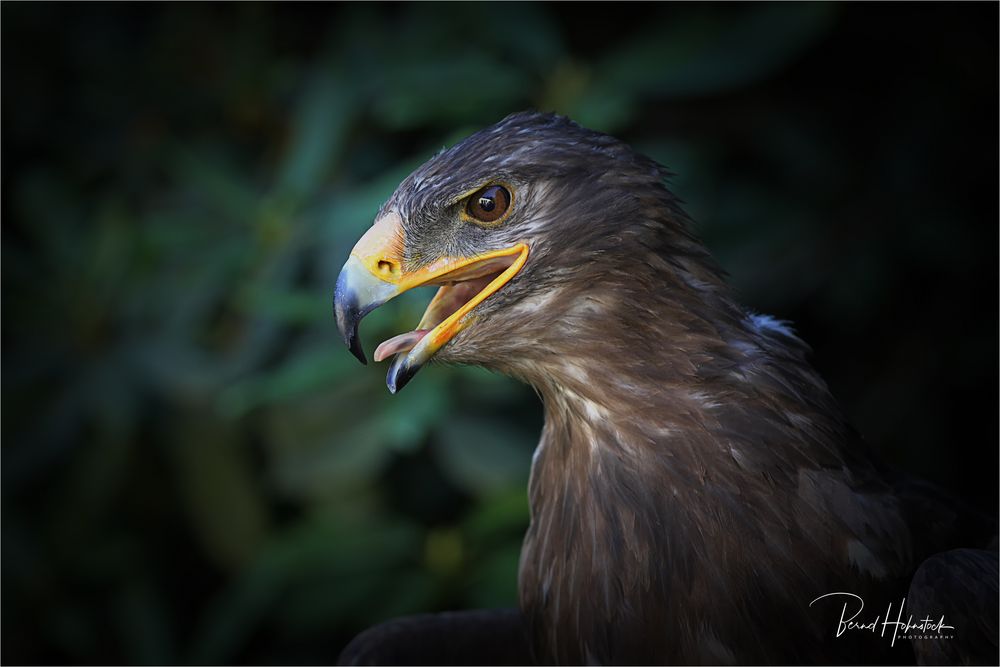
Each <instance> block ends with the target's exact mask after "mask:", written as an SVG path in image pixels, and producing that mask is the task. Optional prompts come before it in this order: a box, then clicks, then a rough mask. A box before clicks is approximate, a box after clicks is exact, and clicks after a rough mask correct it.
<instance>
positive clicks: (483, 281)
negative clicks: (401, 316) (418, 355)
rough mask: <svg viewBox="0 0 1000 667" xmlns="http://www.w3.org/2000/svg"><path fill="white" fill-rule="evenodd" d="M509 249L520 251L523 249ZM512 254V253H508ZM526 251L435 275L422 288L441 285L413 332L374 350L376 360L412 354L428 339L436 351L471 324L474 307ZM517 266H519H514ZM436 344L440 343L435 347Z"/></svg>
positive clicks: (512, 270)
mask: <svg viewBox="0 0 1000 667" xmlns="http://www.w3.org/2000/svg"><path fill="white" fill-rule="evenodd" d="M510 250H518V251H520V247H515V248H512V249H510ZM508 252H509V251H508ZM524 254H525V253H524V252H518V254H504V255H500V256H492V257H486V258H483V259H479V260H476V261H472V262H471V263H469V264H465V265H464V266H460V267H458V268H456V269H453V270H451V271H448V272H446V273H443V274H440V275H436V276H435V277H434V278H432V279H430V280H428V281H427V282H425V283H422V284H423V285H441V287H440V288H439V289H438V291H437V293H436V294H435V295H434V298H433V299H431V302H430V303H429V304H428V305H427V309H426V310H425V311H424V315H423V317H421V318H420V322H419V323H418V324H417V327H416V328H415V329H414V330H413V331H408V332H406V333H402V334H399V335H398V336H393V337H392V338H390V339H389V340H386V341H384V342H383V343H381V344H380V345H379V346H378V347H377V348H376V349H375V354H374V357H375V361H382V360H384V359H387V358H388V357H390V356H392V355H394V354H401V353H406V352H409V351H410V350H412V349H414V348H415V347H417V346H418V345H419V344H420V343H421V341H423V340H424V338H427V337H429V340H430V341H431V342H432V347H433V348H434V349H435V350H436V349H438V348H439V347H440V346H441V345H444V344H445V343H447V342H448V341H449V340H451V338H453V337H454V336H455V334H457V333H458V330H460V329H461V328H465V326H467V325H468V324H469V322H468V320H469V319H470V318H469V317H468V316H469V315H470V313H471V311H472V309H473V308H475V307H476V306H477V305H479V304H480V303H482V302H483V301H484V300H485V299H486V298H488V297H489V296H490V295H492V294H494V293H495V292H496V291H497V290H499V289H500V288H501V287H503V285H505V284H506V283H507V282H508V281H509V280H510V278H512V277H513V276H514V274H515V273H516V272H517V271H518V270H519V269H520V267H521V265H522V264H523V261H524V260H523V257H524ZM515 265H516V266H515ZM434 343H437V344H434Z"/></svg>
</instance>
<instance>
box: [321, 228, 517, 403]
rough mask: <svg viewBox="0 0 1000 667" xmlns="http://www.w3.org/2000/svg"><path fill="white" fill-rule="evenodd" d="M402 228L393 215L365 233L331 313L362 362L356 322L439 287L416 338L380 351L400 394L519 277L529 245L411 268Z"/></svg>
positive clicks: (411, 335)
mask: <svg viewBox="0 0 1000 667" xmlns="http://www.w3.org/2000/svg"><path fill="white" fill-rule="evenodd" d="M401 235H402V231H401V221H400V218H399V216H398V215H397V214H396V213H392V212H390V213H388V214H386V215H385V216H383V217H382V218H381V219H379V220H378V221H376V223H375V224H374V225H373V226H372V227H371V228H370V229H369V230H368V232H366V233H365V235H364V236H363V237H362V238H361V240H360V241H358V243H357V245H355V247H354V250H352V251H351V255H350V256H349V257H348V258H347V262H346V263H345V264H344V268H343V269H342V270H341V271H340V276H338V277H337V287H336V290H335V291H334V299H333V308H334V313H335V314H336V318H337V328H338V329H339V330H340V334H341V336H343V338H344V343H345V344H346V345H347V347H348V348H349V349H350V350H351V353H352V354H353V355H354V356H355V357H357V358H358V361H360V362H361V363H366V361H365V353H364V350H362V348H361V340H360V338H359V336H358V323H359V322H360V321H361V319H362V318H364V317H365V315H367V314H368V313H370V312H371V311H372V310H374V309H375V308H378V307H379V306H381V305H382V304H383V303H385V302H386V301H388V300H390V299H392V298H393V297H395V296H398V295H399V294H402V293H403V292H405V291H407V290H409V289H412V288H414V287H420V286H423V285H440V289H438V291H437V294H435V296H434V298H433V299H431V302H430V304H429V305H428V306H427V310H426V311H425V312H424V315H423V317H422V318H421V319H420V322H419V323H418V324H417V326H416V328H415V329H414V330H413V331H408V332H406V333H402V334H400V335H398V336H393V337H392V338H390V339H389V340H387V341H385V342H383V343H382V344H381V345H379V346H378V349H376V350H375V360H376V361H382V360H384V359H387V358H389V357H394V358H393V360H392V364H391V365H390V367H389V372H388V373H387V374H386V385H387V386H388V387H389V391H391V392H393V393H396V392H397V391H399V390H400V389H402V387H403V386H404V385H405V384H406V383H407V382H409V381H410V379H411V378H412V377H413V376H414V374H416V372H417V371H419V370H420V368H421V367H422V366H423V365H424V364H425V363H426V362H427V361H428V360H429V359H430V358H431V357H433V356H434V355H435V354H436V353H437V351H438V350H440V349H441V347H443V346H444V345H446V344H447V343H448V341H450V340H451V339H452V338H454V337H455V336H456V335H457V334H458V333H459V332H460V331H462V330H463V329H464V328H466V327H467V326H469V325H470V324H471V323H472V322H473V321H474V320H475V314H474V313H473V309H475V307H476V306H478V305H479V304H480V303H482V302H483V301H484V300H485V299H487V298H489V297H490V295H492V294H494V293H496V292H497V291H498V290H499V289H501V288H502V287H503V286H504V285H506V284H507V283H508V282H510V280H511V279H512V278H513V277H514V276H516V275H517V273H518V272H519V271H520V270H521V268H522V267H523V266H524V263H525V262H526V261H527V259H528V246H527V244H525V243H517V244H514V245H512V246H510V247H507V248H501V249H499V250H490V251H487V252H484V253H480V254H478V255H474V256H472V257H457V256H445V257H440V258H439V259H437V260H435V261H433V262H431V263H430V264H429V265H426V266H423V267H420V268H414V269H407V268H405V265H404V264H405V263H404V262H403V260H402V257H401V256H400V253H399V248H400V247H401V243H400V240H399V239H400V238H402V237H401Z"/></svg>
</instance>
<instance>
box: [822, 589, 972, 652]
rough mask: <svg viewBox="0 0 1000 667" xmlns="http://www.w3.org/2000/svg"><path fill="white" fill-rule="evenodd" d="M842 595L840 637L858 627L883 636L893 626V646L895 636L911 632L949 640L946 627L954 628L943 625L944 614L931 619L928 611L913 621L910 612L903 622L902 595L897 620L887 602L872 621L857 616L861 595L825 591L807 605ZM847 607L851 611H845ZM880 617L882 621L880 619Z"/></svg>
mask: <svg viewBox="0 0 1000 667" xmlns="http://www.w3.org/2000/svg"><path fill="white" fill-rule="evenodd" d="M835 596H843V597H846V598H847V600H846V601H845V602H844V607H843V609H841V611H840V621H838V622H837V636H838V637H840V636H842V635H843V634H844V633H845V632H848V631H850V630H861V631H863V632H871V633H872V634H874V633H876V632H878V631H879V630H880V629H881V632H882V636H883V637H885V633H886V630H888V629H889V628H890V627H891V628H892V644H891V646H895V645H896V638H897V637H899V636H900V635H902V636H904V637H906V636H908V635H910V634H911V633H916V632H919V633H920V634H921V635H925V634H926V635H931V636H930V637H927V638H928V639H930V638H933V639H945V638H947V639H950V638H951V636H950V635H946V634H945V632H944V631H945V630H954V629H955V628H954V626H951V625H945V622H944V614H942V615H941V618H939V619H938V620H937V621H934V620H932V619H931V617H930V614H928V615H927V616H926V617H925V618H922V619H919V620H917V621H914V620H913V614H910V616H909V618H907V619H906V620H905V621H904V620H903V607H904V606H905V605H906V598H903V599H902V601H901V602H900V603H899V612H898V613H897V614H896V620H891V619H892V603H891V602H890V603H889V607H888V609H886V610H885V617H884V618H883V617H882V616H881V615H879V616H876V617H875V618H873V619H871V620H865V619H859V618H858V617H859V616H861V611H862V610H863V609H864V608H865V601H864V600H863V599H862V598H861V596H860V595H855V594H854V593H845V592H837V593H827V594H825V595H820V596H819V597H818V598H816V599H815V600H813V601H812V602H810V603H809V606H810V607H811V606H813V605H814V604H816V603H817V602H819V601H820V600H822V599H824V598H829V597H835ZM848 607H850V611H848ZM880 620H881V623H880V622H879V621H880Z"/></svg>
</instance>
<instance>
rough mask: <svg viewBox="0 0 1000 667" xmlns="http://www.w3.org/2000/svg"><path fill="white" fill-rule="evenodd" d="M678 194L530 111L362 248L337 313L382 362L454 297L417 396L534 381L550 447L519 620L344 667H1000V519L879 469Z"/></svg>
mask: <svg viewBox="0 0 1000 667" xmlns="http://www.w3.org/2000/svg"><path fill="white" fill-rule="evenodd" d="M667 175H668V174H667V172H666V170H665V169H664V168H663V167H661V166H660V165H658V164H657V163H656V162H654V161H652V160H650V159H648V158H646V157H643V156H642V155H639V154H638V153H636V152H635V151H633V150H632V149H631V148H630V147H629V146H627V145H626V144H625V143H623V142H621V141H619V140H617V139H615V138H613V137H610V136H608V135H605V134H601V133H598V132H594V131H591V130H588V129H586V128H583V127H581V126H579V125H577V124H576V123H574V122H572V121H571V120H569V119H567V118H565V117H561V116H557V115H552V114H543V113H537V112H524V113H518V114H514V115H511V116H509V117H507V118H505V119H504V120H502V121H501V122H499V123H498V124H496V125H494V126H492V127H489V128H486V129H484V130H482V131H480V132H478V133H476V134H473V135H472V136H470V137H469V138H467V139H465V140H464V141H462V142H461V143H459V144H457V145H456V146H454V147H452V148H450V149H448V150H445V151H443V152H441V153H439V154H438V155H436V156H435V157H433V158H432V159H430V160H429V161H428V162H427V163H426V164H424V165H423V166H421V167H420V168H418V169H417V170H416V171H415V172H414V173H413V174H412V175H410V176H409V177H408V178H407V179H406V180H404V181H403V182H402V184H400V186H399V187H398V189H397V190H396V192H395V193H394V194H393V195H392V196H391V197H390V198H389V200H388V201H386V202H385V204H384V205H383V206H382V208H381V209H380V210H379V212H378V214H377V216H376V219H375V223H374V225H373V226H372V227H371V228H370V229H369V230H368V231H367V233H365V234H364V236H363V237H362V238H361V240H360V241H358V243H357V245H356V246H355V248H354V250H353V251H352V252H351V254H350V257H349V259H348V260H347V262H346V264H345V265H344V268H343V271H342V272H341V274H340V277H339V278H338V281H337V286H336V292H335V298H334V310H335V314H336V320H337V324H338V326H339V329H340V331H341V333H342V335H343V336H344V339H345V342H346V343H347V345H348V346H349V347H350V349H351V351H352V352H353V353H354V354H355V355H356V356H357V357H358V358H359V359H360V360H361V361H362V362H365V357H364V353H363V351H362V349H361V345H360V342H359V339H358V322H359V321H360V319H361V318H362V317H364V316H365V315H366V314H367V313H368V312H370V311H371V310H373V309H374V308H376V307H378V306H380V305H381V304H383V303H385V302H386V301H388V300H389V299H391V298H393V297H394V296H396V295H397V294H400V293H402V292H404V291H406V290H408V289H410V288H412V287H416V286H418V285H438V286H440V289H439V290H438V291H437V294H436V295H435V296H434V298H433V300H432V301H431V302H430V304H429V305H428V306H427V310H426V312H425V313H424V315H423V318H422V319H421V320H420V322H419V323H418V324H417V325H416V327H415V328H414V329H413V330H412V331H410V332H407V333H403V334H401V335H398V336H395V337H394V338H392V339H390V340H387V341H385V342H383V343H382V344H381V345H379V346H378V348H377V349H376V351H375V359H376V360H382V359H388V358H390V357H391V358H392V361H391V364H390V366H389V371H388V378H387V384H388V388H389V390H390V391H391V392H393V393H395V392H398V391H400V390H401V389H403V387H404V386H405V385H406V384H407V383H408V382H410V381H412V380H413V378H414V375H415V374H416V373H417V372H418V371H419V370H420V369H421V368H422V367H423V366H424V365H426V364H427V362H428V361H431V360H436V361H444V362H453V363H464V364H475V365H479V366H483V367H486V368H488V369H492V370H494V371H496V372H499V373H503V374H506V375H509V376H511V377H513V378H517V379H519V380H521V381H523V382H526V383H528V384H530V385H531V386H533V387H534V388H535V389H536V390H537V392H538V393H539V395H540V396H541V398H542V399H543V402H544V410H545V426H544V429H543V431H542V434H541V439H540V441H539V443H538V447H537V450H536V452H535V455H534V458H533V462H532V470H531V478H530V483H529V489H528V493H529V497H530V506H531V524H530V528H529V530H528V533H527V535H526V537H525V540H524V545H523V549H522V554H521V563H520V571H519V606H520V612H519V613H518V612H510V613H500V612H498V613H496V614H494V615H491V614H490V613H488V612H472V613H471V614H469V615H465V616H463V615H462V614H449V615H446V616H426V617H414V618H411V619H408V620H405V621H399V622H394V623H389V624H388V625H386V626H384V627H381V628H376V629H375V630H373V631H369V632H368V633H366V634H364V635H362V636H361V637H360V638H359V639H358V640H356V641H355V643H354V644H352V646H351V647H349V649H348V651H347V652H346V657H344V658H343V659H344V660H346V661H348V662H372V661H374V662H388V661H400V662H414V663H416V662H468V663H473V662H490V661H491V657H490V655H480V656H475V655H473V654H472V653H466V654H465V655H459V653H460V652H461V650H466V649H467V650H468V651H474V650H475V649H476V647H477V646H478V647H479V648H480V650H481V651H486V650H487V649H486V646H487V645H488V644H489V642H490V641H491V640H492V641H493V643H494V644H496V643H497V642H499V643H502V644H503V645H505V646H506V647H507V649H508V653H505V654H503V656H504V657H497V656H496V654H494V657H493V660H494V661H497V662H512V661H514V660H517V659H518V658H515V657H511V656H512V655H514V654H515V653H516V651H517V650H518V642H520V641H521V640H520V639H519V638H520V637H522V636H523V637H524V638H525V639H524V640H523V644H524V647H525V650H524V653H523V656H524V658H523V659H524V660H529V659H530V660H532V661H534V662H535V663H538V664H553V663H569V664H584V663H586V664H594V663H599V664H622V663H627V664H650V663H658V664H663V663H717V664H732V663H756V664H764V663H817V662H823V663H829V662H844V663H877V662H891V663H907V662H913V661H914V659H917V660H919V661H929V662H934V661H962V662H977V661H978V662H987V663H996V662H997V659H998V655H997V625H996V622H997V601H998V597H997V595H998V594H997V553H996V540H995V535H996V522H995V519H993V518H990V517H987V518H984V517H982V516H980V515H979V514H977V513H976V512H975V511H974V510H972V509H970V508H969V507H967V506H965V505H962V504H961V503H959V502H958V501H957V500H955V499H954V498H951V497H949V496H948V495H947V494H945V493H943V492H942V491H939V490H936V489H935V488H933V487H932V486H931V485H929V484H925V483H921V482H918V481H915V480H911V479H907V478H905V477H903V476H902V475H899V474H897V473H896V472H894V471H893V470H892V469H890V468H889V467H887V466H886V465H884V464H883V463H881V462H879V461H878V459H877V458H876V457H875V455H874V454H873V453H872V452H871V451H870V450H869V449H868V448H867V446H866V444H865V443H864V442H863V441H862V440H861V439H860V437H859V436H858V435H857V434H856V432H855V431H854V430H852V428H851V427H850V426H849V425H848V423H847V421H846V420H845V417H844V415H843V414H842V412H841V410H840V408H839V407H838V405H837V403H836V402H835V400H834V399H833V397H832V396H831V394H830V392H829V390H828V389H827V386H826V385H825V384H824V382H823V380H822V379H821V378H820V377H819V375H818V374H817V373H816V371H815V370H814V369H813V368H812V367H811V366H810V365H809V363H808V361H807V352H808V349H807V347H806V345H805V344H804V343H803V342H802V341H801V340H800V339H799V338H798V337H797V336H796V335H795V334H794V333H793V332H792V331H791V330H790V329H789V327H788V325H787V324H785V323H783V322H781V321H778V320H775V319H773V318H771V317H767V316H763V315H758V314H754V313H752V312H750V311H748V310H747V309H746V308H744V307H743V306H741V305H740V304H739V303H738V302H737V300H736V299H735V297H734V293H733V291H732V290H731V288H730V287H729V286H727V284H726V282H725V280H724V274H723V272H722V271H721V269H720V268H719V267H718V266H717V265H716V264H715V263H714V262H713V260H712V258H711V257H710V255H709V253H708V251H707V250H706V248H705V247H704V246H703V245H702V244H701V242H700V241H699V240H698V239H697V238H696V237H695V236H694V235H693V233H692V232H691V230H690V228H689V227H690V225H689V220H688V218H687V216H686V215H685V213H684V212H683V210H682V208H681V206H680V204H679V202H678V200H677V198H676V197H675V196H673V195H672V194H671V192H670V191H669V190H668V188H667V186H666V185H665V180H666V177H667ZM469 446H470V447H474V446H475V445H474V443H470V445H469ZM991 540H992V544H991ZM862 605H863V606H862ZM920 622H923V624H922V625H920V626H919V627H918V628H916V629H915V628H914V627H913V625H912V624H916V623H920ZM904 623H910V625H904ZM522 632H523V635H522ZM498 638H499V639H498ZM407 643H410V644H412V645H413V646H418V645H419V648H415V649H414V651H415V652H413V653H410V654H407V653H406V644H407ZM459 647H463V648H461V649H460V648H459ZM435 651H438V652H437V653H435Z"/></svg>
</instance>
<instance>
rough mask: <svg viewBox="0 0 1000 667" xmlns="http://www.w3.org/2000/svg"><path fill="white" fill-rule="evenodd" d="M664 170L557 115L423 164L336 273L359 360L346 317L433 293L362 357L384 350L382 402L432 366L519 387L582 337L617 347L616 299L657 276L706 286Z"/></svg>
mask: <svg viewBox="0 0 1000 667" xmlns="http://www.w3.org/2000/svg"><path fill="white" fill-rule="evenodd" d="M666 176H667V172H666V170H665V169H664V168H663V167H661V166H660V165H658V164H657V163H655V162H654V161H652V160H650V159H648V158H646V157H643V156H641V155H639V154H637V153H636V152H634V151H633V150H632V149H631V148H630V147H629V146H627V145H626V144H624V143H622V142H621V141H619V140H617V139H615V138H613V137H610V136H608V135H605V134H601V133H598V132H594V131H591V130H588V129H586V128H583V127H581V126H579V125H577V124H576V123H574V122H573V121H571V120H569V119H567V118H565V117H562V116H558V115H554V114H543V113H536V112H524V113H518V114H513V115H511V116H508V117H507V118H505V119H503V120H502V121H500V122H499V123H497V124H496V125H494V126H492V127H488V128H486V129H484V130H481V131H479V132H477V133H475V134H473V135H472V136H470V137H468V138H467V139H465V140H464V141H462V142H461V143H459V144H457V145H456V146H454V147H452V148H450V149H448V150H445V151H442V152H441V153H439V154H438V155H436V156H435V157H433V158H432V159H430V160H429V161H428V162H427V163H425V164H424V165H423V166H421V167H419V168H418V169H417V170H416V171H414V172H413V173H412V174H411V175H410V176H409V177H407V178H406V179H405V180H404V181H403V182H402V183H401V184H400V186H399V187H398V188H397V190H396V191H395V193H393V195H392V196H391V197H390V198H389V200H388V201H386V202H385V204H383V206H382V207H381V209H380V210H379V212H378V215H377V216H376V219H375V223H374V225H373V226H372V227H371V228H369V230H368V231H367V232H366V233H365V234H364V236H363V237H362V238H361V239H360V240H359V241H358V243H357V245H356V246H355V247H354V249H353V250H352V251H351V254H350V257H349V258H348V260H347V262H346V264H345V265H344V268H343V270H342V271H341V273H340V276H339V278H338V280H337V286H336V292H335V297H334V310H335V313H336V319H337V325H338V327H339V329H340V332H341V334H342V335H343V337H344V341H345V342H346V344H347V345H348V347H349V348H350V349H351V351H352V352H353V353H354V355H355V356H356V357H357V358H358V359H359V360H360V361H361V362H362V363H366V360H365V355H364V352H363V351H362V348H361V344H360V341H359V338H358V324H359V322H360V320H361V319H362V318H363V317H364V316H365V315H366V314H368V313H369V312H371V311H372V310H374V309H375V308H377V307H378V306H380V305H382V304H383V303H385V302H386V301H388V300H389V299H392V298H393V297H395V296H396V295H398V294H401V293H403V292H405V291H406V290H409V289H411V288H413V287H418V286H422V285H436V286H439V289H438V291H437V293H436V295H435V296H434V298H433V299H432V300H431V302H430V304H429V305H428V307H427V310H426V311H425V313H424V315H423V317H422V318H421V320H420V322H419V323H418V324H417V326H416V327H415V329H414V330H412V331H410V332H407V333H403V334H400V335H398V336H395V337H393V338H391V339H390V340H387V341H385V342H383V343H382V344H381V345H379V346H378V348H377V349H376V351H375V360H376V361H381V360H383V359H385V358H388V357H389V356H393V355H394V359H393V361H392V364H391V366H390V368H389V372H388V376H387V379H386V383H387V385H388V387H389V390H390V391H392V392H393V393H395V392H396V391H399V390H400V389H402V387H403V386H404V385H405V384H406V383H407V382H408V381H409V380H410V379H411V378H412V377H413V375H414V374H415V373H416V372H417V371H418V370H419V369H420V368H421V367H422V366H423V365H424V364H426V363H427V362H428V361H429V360H431V359H432V358H433V359H436V360H439V361H450V362H459V363H469V364H477V365H482V366H486V367H489V368H494V369H497V370H500V371H502V372H506V373H508V374H510V375H513V376H515V377H521V378H524V379H527V380H529V381H533V380H534V379H535V378H534V377H533V375H532V373H533V370H534V372H535V373H539V372H541V371H539V370H538V369H544V368H545V367H546V364H547V360H549V359H551V358H552V357H553V356H556V355H558V354H559V347H560V345H562V346H566V345H567V343H569V344H573V343H576V344H585V343H587V342H588V333H587V332H591V334H590V335H589V337H590V338H592V339H593V340H589V342H590V343H593V344H594V345H595V346H596V347H598V348H599V347H600V346H602V345H615V344H616V343H615V341H617V344H618V346H619V347H621V346H622V345H624V346H628V344H629V340H628V335H626V334H627V332H625V331H624V330H626V329H635V328H636V327H635V326H634V324H635V322H634V320H635V318H636V317H637V316H638V317H641V313H636V312H635V311H636V309H639V310H641V305H637V304H636V303H630V301H634V300H635V299H630V297H635V296H637V295H648V294H649V293H650V290H656V291H662V290H664V289H668V288H669V285H670V282H671V281H670V280H665V279H664V273H665V272H666V273H670V274H674V275H675V276H679V275H681V274H683V275H684V276H686V277H687V278H690V279H691V280H687V279H684V280H679V281H675V282H677V283H678V285H680V286H684V285H687V286H690V285H691V284H693V283H692V280H693V281H694V282H695V283H699V284H701V285H707V284H714V283H715V282H716V280H715V273H714V272H713V271H708V274H707V275H703V276H701V277H700V278H696V277H694V275H693V274H694V273H704V272H705V269H704V268H691V267H687V268H685V267H686V266H687V259H686V258H692V257H693V258H696V259H697V260H698V261H697V264H698V266H699V267H702V266H703V265H704V264H705V262H707V255H706V254H705V253H704V251H703V250H702V249H701V246H700V244H698V243H697V242H696V241H694V239H692V238H691V237H690V236H689V235H688V233H687V232H686V226H685V224H684V221H685V217H684V214H683V213H682V212H681V211H680V209H679V207H678V205H677V203H676V199H675V198H674V197H673V196H672V195H671V194H670V192H669V191H668V190H667V189H666V187H665V186H664V179H665V177H666ZM651 273H656V274H658V275H657V276H656V277H655V278H650V277H649V276H650V274H651ZM639 300H641V298H640V299H639ZM588 323H590V324H593V325H594V326H589V327H588V326H587V324H588ZM568 324H573V325H574V327H572V328H571V329H567V325H568ZM615 328H617V329H618V331H617V335H615V334H616V332H614V331H612V329H615ZM569 331H571V332H572V333H571V334H568V333H567V332H569ZM566 335H572V336H575V337H577V340H576V341H567V340H566V338H565V336H566ZM636 342H639V343H641V341H636ZM594 351H595V352H597V353H598V354H600V350H599V349H598V350H594Z"/></svg>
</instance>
